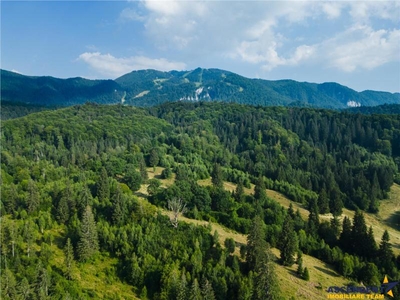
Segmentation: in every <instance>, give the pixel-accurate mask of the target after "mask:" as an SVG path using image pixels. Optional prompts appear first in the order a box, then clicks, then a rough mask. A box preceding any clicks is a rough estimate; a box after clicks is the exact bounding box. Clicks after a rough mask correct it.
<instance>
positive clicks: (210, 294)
mask: <svg viewBox="0 0 400 300" xmlns="http://www.w3.org/2000/svg"><path fill="white" fill-rule="evenodd" d="M201 294H202V296H203V300H215V294H214V290H213V288H212V285H211V284H210V282H209V281H208V280H207V279H205V278H204V279H203V282H202V285H201Z"/></svg>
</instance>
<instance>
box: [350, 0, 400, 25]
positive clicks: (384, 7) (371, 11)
mask: <svg viewBox="0 0 400 300" xmlns="http://www.w3.org/2000/svg"><path fill="white" fill-rule="evenodd" d="M350 15H351V17H352V18H353V21H354V22H356V23H362V24H365V23H369V22H370V21H371V19H372V18H379V19H383V20H391V21H393V22H397V24H398V22H399V20H400V2H399V1H365V2H360V1H354V2H350Z"/></svg>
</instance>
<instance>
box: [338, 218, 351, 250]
mask: <svg viewBox="0 0 400 300" xmlns="http://www.w3.org/2000/svg"><path fill="white" fill-rule="evenodd" d="M351 236H352V235H351V221H350V219H349V218H348V217H344V219H343V224H342V233H341V234H340V238H339V242H340V246H341V248H342V249H343V250H345V251H350V250H351V249H352V247H351Z"/></svg>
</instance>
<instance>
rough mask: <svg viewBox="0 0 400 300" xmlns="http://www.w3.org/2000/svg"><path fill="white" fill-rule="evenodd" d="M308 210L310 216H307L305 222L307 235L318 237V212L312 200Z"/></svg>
mask: <svg viewBox="0 0 400 300" xmlns="http://www.w3.org/2000/svg"><path fill="white" fill-rule="evenodd" d="M308 210H309V211H310V214H309V215H308V222H307V233H308V234H310V235H311V236H313V237H316V236H317V235H318V228H319V214H318V213H319V212H318V205H317V201H316V200H315V199H312V200H311V202H310V204H309V207H308Z"/></svg>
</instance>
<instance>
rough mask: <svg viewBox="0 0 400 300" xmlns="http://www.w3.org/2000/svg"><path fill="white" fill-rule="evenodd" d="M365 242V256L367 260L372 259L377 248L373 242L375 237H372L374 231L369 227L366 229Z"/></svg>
mask: <svg viewBox="0 0 400 300" xmlns="http://www.w3.org/2000/svg"><path fill="white" fill-rule="evenodd" d="M366 240H367V242H366V243H365V245H364V246H365V248H366V249H365V254H366V255H367V257H368V258H371V259H374V258H375V257H376V254H377V251H378V247H377V246H376V242H375V236H374V230H373V229H372V226H370V227H369V229H368V234H367V239H366Z"/></svg>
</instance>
